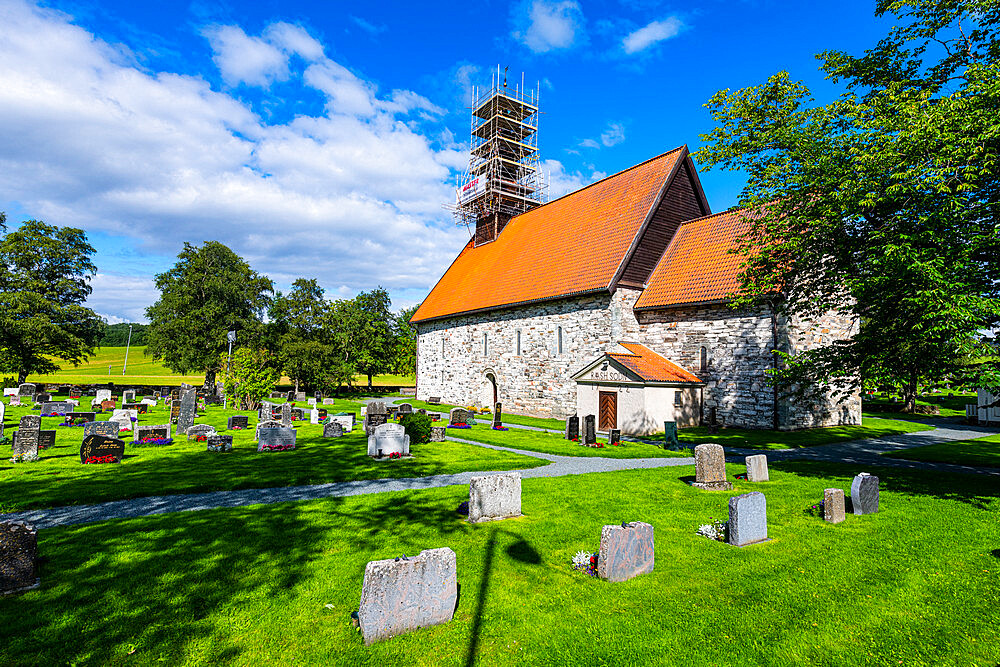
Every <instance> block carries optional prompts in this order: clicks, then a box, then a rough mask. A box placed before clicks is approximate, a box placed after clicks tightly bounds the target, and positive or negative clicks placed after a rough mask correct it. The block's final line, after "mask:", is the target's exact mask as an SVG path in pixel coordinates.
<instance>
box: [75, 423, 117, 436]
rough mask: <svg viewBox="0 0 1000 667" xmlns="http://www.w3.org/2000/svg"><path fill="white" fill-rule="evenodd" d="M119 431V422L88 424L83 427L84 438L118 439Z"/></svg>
mask: <svg viewBox="0 0 1000 667" xmlns="http://www.w3.org/2000/svg"><path fill="white" fill-rule="evenodd" d="M118 431H119V424H118V422H112V421H106V422H96V421H95V422H87V423H86V424H84V425H83V437H85V438H86V437H87V436H88V435H103V436H106V437H108V438H117V437H118Z"/></svg>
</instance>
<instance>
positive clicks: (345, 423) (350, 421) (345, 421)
mask: <svg viewBox="0 0 1000 667" xmlns="http://www.w3.org/2000/svg"><path fill="white" fill-rule="evenodd" d="M327 422H337V423H338V424H340V425H341V426H342V427H343V428H344V433H350V432H351V429H352V428H354V415H330V416H329V417H327Z"/></svg>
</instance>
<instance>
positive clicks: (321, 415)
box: [316, 408, 328, 422]
mask: <svg viewBox="0 0 1000 667" xmlns="http://www.w3.org/2000/svg"><path fill="white" fill-rule="evenodd" d="M316 412H318V413H319V420H320V421H321V422H322V421H323V420H324V419H326V416H327V414H328V413H327V411H326V410H324V409H323V408H320V409H319V410H317V411H316Z"/></svg>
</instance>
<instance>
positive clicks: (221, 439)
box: [205, 433, 233, 452]
mask: <svg viewBox="0 0 1000 667" xmlns="http://www.w3.org/2000/svg"><path fill="white" fill-rule="evenodd" d="M205 451H208V452H231V451H233V436H231V435H218V434H217V433H213V434H212V435H210V436H208V439H207V440H206V442H205Z"/></svg>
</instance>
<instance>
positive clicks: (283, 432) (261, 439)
mask: <svg viewBox="0 0 1000 667" xmlns="http://www.w3.org/2000/svg"><path fill="white" fill-rule="evenodd" d="M297 434H298V431H296V430H295V429H294V428H289V427H286V426H279V427H278V428H263V429H260V430H259V431H258V432H257V436H258V438H257V451H258V452H263V451H267V448H268V447H289V446H290V447H289V448H290V449H295V437H296V435H297Z"/></svg>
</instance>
